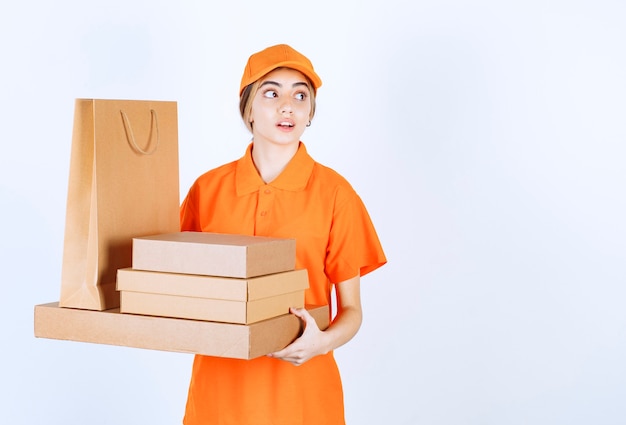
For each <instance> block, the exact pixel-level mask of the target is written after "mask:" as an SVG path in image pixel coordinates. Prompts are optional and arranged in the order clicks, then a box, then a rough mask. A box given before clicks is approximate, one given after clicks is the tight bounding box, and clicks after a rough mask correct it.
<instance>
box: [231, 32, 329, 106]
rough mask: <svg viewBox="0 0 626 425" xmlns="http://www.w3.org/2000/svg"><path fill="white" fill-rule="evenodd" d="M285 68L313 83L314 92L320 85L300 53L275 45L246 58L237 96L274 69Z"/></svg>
mask: <svg viewBox="0 0 626 425" xmlns="http://www.w3.org/2000/svg"><path fill="white" fill-rule="evenodd" d="M280 67H285V68H292V69H295V70H296V71H300V72H301V73H303V74H304V75H306V76H307V77H308V78H309V80H311V82H312V83H313V88H314V90H316V91H317V89H318V88H319V87H320V86H321V85H322V80H321V79H320V77H319V76H318V75H317V74H316V73H315V71H314V70H313V64H312V63H311V61H310V60H308V59H307V58H306V56H304V55H303V54H302V53H300V52H298V51H296V50H294V49H293V48H292V47H290V46H288V45H286V44H277V45H276V46H271V47H268V48H267V49H264V50H261V51H260V52H257V53H255V54H253V55H252V56H250V57H249V58H248V63H247V64H246V69H244V71H243V77H241V86H240V87H239V96H241V93H243V89H245V88H246V86H247V85H249V84H252V83H254V82H255V81H256V80H258V79H259V78H261V77H263V76H264V75H265V74H267V73H269V72H271V71H273V70H275V69H276V68H280Z"/></svg>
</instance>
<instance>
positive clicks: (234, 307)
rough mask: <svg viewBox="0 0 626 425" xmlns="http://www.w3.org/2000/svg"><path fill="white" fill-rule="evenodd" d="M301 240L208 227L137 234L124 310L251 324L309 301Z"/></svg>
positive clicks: (121, 276) (121, 273)
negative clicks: (299, 262)
mask: <svg viewBox="0 0 626 425" xmlns="http://www.w3.org/2000/svg"><path fill="white" fill-rule="evenodd" d="M295 251H296V250H295V240H293V239H275V238H259V237H254V236H242V235H227V234H217V233H203V232H181V233H170V234H164V235H156V236H148V237H141V238H134V239H133V256H132V268H129V269H121V270H118V273H117V289H118V291H120V296H121V300H120V301H121V312H122V313H134V314H146V315H152V316H166V317H178V318H183V319H196V320H210V321H215V322H225V323H240V324H251V323H255V322H259V321H261V320H265V319H271V318H273V317H276V316H280V315H282V314H287V313H289V308H290V307H299V308H301V307H304V291H305V290H306V289H307V288H308V286H309V282H308V276H307V271H306V270H305V269H302V270H295V263H296V257H295Z"/></svg>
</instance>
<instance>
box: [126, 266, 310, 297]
mask: <svg viewBox="0 0 626 425" xmlns="http://www.w3.org/2000/svg"><path fill="white" fill-rule="evenodd" d="M308 287H309V280H308V273H307V271H306V269H301V270H293V271H287V272H282V273H274V274H270V275H266V276H260V277H254V278H249V279H245V278H229V277H217V276H201V275H193V274H180V273H163V272H153V271H145V270H135V269H128V268H127V269H120V270H118V271H117V290H118V291H132V292H149V293H153V294H163V295H179V296H185V297H198V298H212V299H216V300H232V301H253V300H258V299H261V298H267V297H272V296H275V295H281V294H285V293H289V292H295V291H299V290H303V289H306V288H308Z"/></svg>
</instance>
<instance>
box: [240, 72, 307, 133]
mask: <svg viewBox="0 0 626 425" xmlns="http://www.w3.org/2000/svg"><path fill="white" fill-rule="evenodd" d="M310 95H311V92H310V88H309V85H308V84H307V79H306V77H305V76H304V75H303V74H302V73H300V72H299V71H296V70H293V69H289V68H280V69H276V70H274V71H272V72H270V73H269V74H267V75H266V76H264V77H263V78H262V79H261V81H260V86H259V89H258V90H257V92H256V94H255V96H254V99H253V100H252V111H251V113H250V121H251V122H252V135H253V137H254V141H255V143H271V144H279V145H288V144H292V143H298V142H299V141H300V136H302V133H304V130H305V129H306V126H307V124H308V123H309V119H310V116H311V101H310V99H309V96H310Z"/></svg>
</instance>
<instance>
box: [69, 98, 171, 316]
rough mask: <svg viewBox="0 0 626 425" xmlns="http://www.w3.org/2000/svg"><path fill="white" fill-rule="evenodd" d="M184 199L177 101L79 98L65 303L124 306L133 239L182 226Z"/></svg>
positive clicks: (102, 307)
mask: <svg viewBox="0 0 626 425" xmlns="http://www.w3.org/2000/svg"><path fill="white" fill-rule="evenodd" d="M179 203H180V197H179V177H178V116H177V105H176V102H166V101H143V100H99V99H77V100H76V105H75V113H74V129H73V135H72V152H71V159H70V176H69V186H68V196H67V210H66V223H65V240H64V247H63V267H62V273H61V298H60V305H61V306H62V307H74V308H82V309H88V310H108V309H111V308H115V307H118V306H119V293H118V292H117V291H116V289H115V281H116V272H117V270H118V269H121V268H126V267H130V266H131V253H132V238H133V237H136V236H146V235H151V234H159V233H169V232H176V231H178V230H179V228H180V227H179V215H178V211H179Z"/></svg>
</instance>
